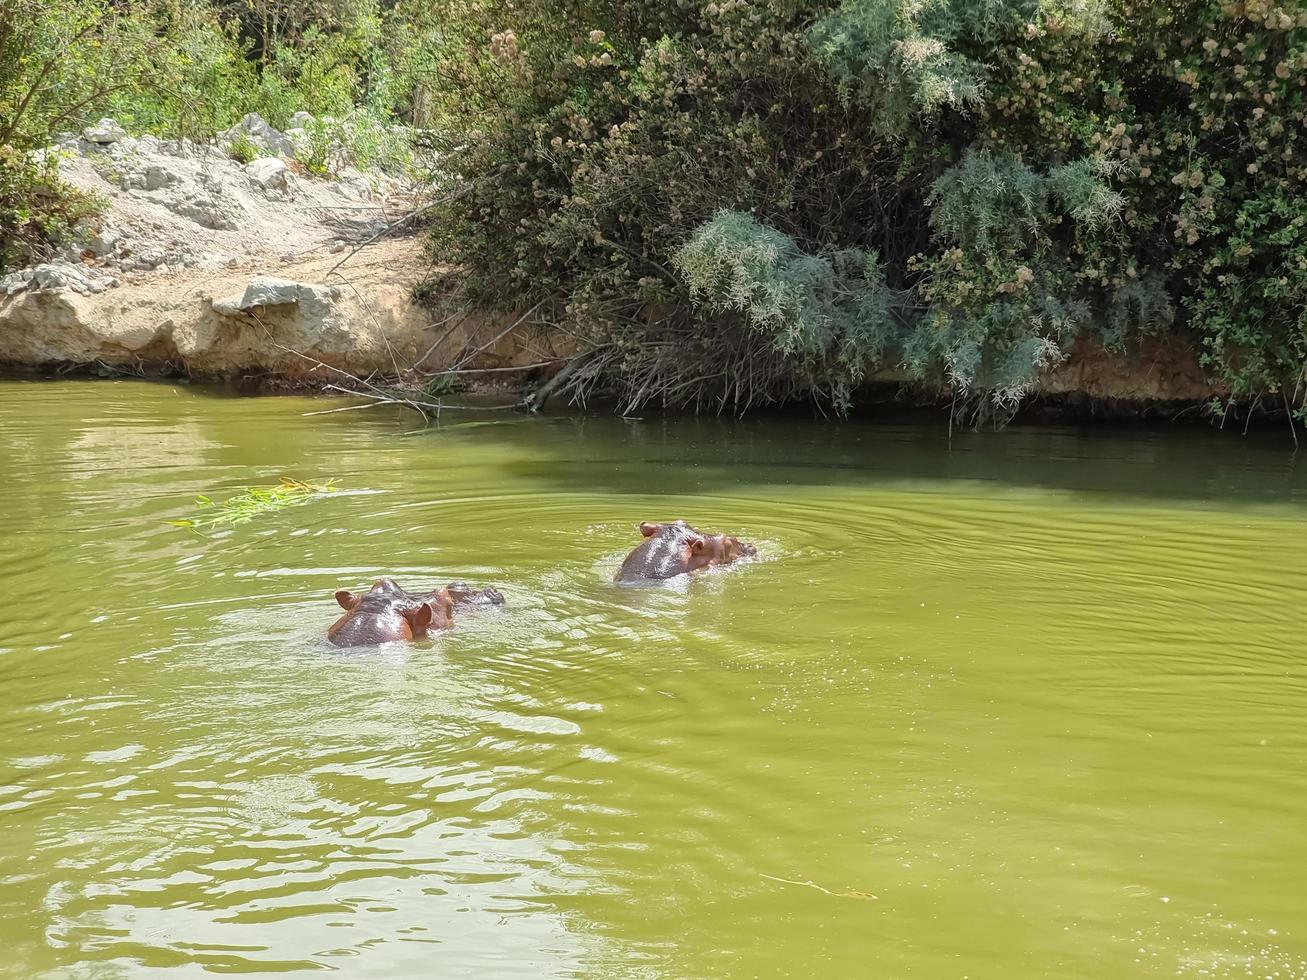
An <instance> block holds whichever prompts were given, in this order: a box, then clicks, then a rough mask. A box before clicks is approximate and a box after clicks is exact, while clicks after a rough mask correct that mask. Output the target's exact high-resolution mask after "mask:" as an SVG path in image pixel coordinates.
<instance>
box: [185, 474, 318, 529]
mask: <svg viewBox="0 0 1307 980" xmlns="http://www.w3.org/2000/svg"><path fill="white" fill-rule="evenodd" d="M335 483H336V481H335V480H327V481H326V482H325V483H313V482H307V481H304V480H294V479H291V478H290V477H288V476H283V477H282V478H281V482H280V483H278V484H276V485H274V486H271V487H250V488H249V489H248V490H242V491H241V492H240V493H238V494H236V495H234V496H232V497H229V498H228V499H227V500H224V501H222V502H218V501H215V500H213V499H212V498H210V497H206V496H199V497H196V498H195V503H196V506H198V507H199V508H200V511H201V514H200V516H198V517H193V518H184V519H182V520H177V521H167V522H166V523H168V524H171V525H173V526H174V527H184V528H189V529H191V530H195V531H201V530H204V529H212V528H215V527H221V526H223V525H231V524H244V523H246V522H247V521H252V520H254V518H256V517H259V516H262V515H263V514H269V513H273V512H275V511H280V510H285V509H286V508H287V507H296V506H298V505H300V504H307V503H308V502H309V501H311V500H316V499H317V498H318V497H322V496H325V495H326V494H329V493H333V492H334V491H335V490H336V486H335Z"/></svg>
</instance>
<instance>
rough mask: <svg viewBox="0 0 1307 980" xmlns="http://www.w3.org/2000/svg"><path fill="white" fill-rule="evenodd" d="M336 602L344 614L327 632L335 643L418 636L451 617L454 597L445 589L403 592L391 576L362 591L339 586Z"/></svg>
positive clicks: (403, 638)
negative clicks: (412, 592)
mask: <svg viewBox="0 0 1307 980" xmlns="http://www.w3.org/2000/svg"><path fill="white" fill-rule="evenodd" d="M336 602H337V603H339V605H340V608H341V609H343V610H345V615H344V616H342V617H341V618H340V619H339V620H337V621H336V623H335V625H334V626H332V627H331V629H330V630H328V632H327V638H328V639H329V640H331V641H332V642H333V643H335V644H336V645H337V646H358V645H362V644H372V643H387V642H390V641H392V640H407V639H418V638H421V637H423V636H426V634H427V632H428V631H429V630H441V629H445V628H446V627H448V626H449V625H450V624H451V623H452V622H453V621H454V599H453V597H452V596H451V595H450V594H449V590H448V589H440V590H439V591H436V592H432V593H430V594H428V595H425V596H421V597H418V596H413V595H410V594H409V593H407V592H405V591H404V589H403V588H401V587H400V585H399V584H398V583H396V582H395V580H394V579H389V578H383V579H378V580H377V581H376V582H374V583H373V584H372V588H370V589H369V590H368V591H367V592H365V593H363V594H362V595H360V594H358V593H355V592H350V591H349V590H348V589H341V590H340V591H339V592H337V593H336Z"/></svg>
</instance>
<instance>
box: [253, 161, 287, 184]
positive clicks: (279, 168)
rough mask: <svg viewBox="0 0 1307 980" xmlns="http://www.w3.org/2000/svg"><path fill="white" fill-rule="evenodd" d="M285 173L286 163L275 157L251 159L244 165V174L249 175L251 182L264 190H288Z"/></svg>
mask: <svg viewBox="0 0 1307 980" xmlns="http://www.w3.org/2000/svg"><path fill="white" fill-rule="evenodd" d="M286 174H287V170H286V164H285V163H283V162H282V161H281V160H280V159H278V158H276V157H262V158H260V159H258V160H251V161H250V162H249V163H248V164H247V165H246V167H245V176H247V177H249V179H250V182H251V183H252V184H254V185H255V186H257V187H262V188H263V189H264V190H278V191H285V190H289V187H290V185H289V184H288V183H287V180H286Z"/></svg>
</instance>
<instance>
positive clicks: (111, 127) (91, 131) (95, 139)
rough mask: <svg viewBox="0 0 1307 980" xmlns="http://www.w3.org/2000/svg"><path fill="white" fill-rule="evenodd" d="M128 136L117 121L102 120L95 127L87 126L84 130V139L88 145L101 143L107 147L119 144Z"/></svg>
mask: <svg viewBox="0 0 1307 980" xmlns="http://www.w3.org/2000/svg"><path fill="white" fill-rule="evenodd" d="M126 136H127V130H125V129H123V128H122V127H121V126H119V125H118V121H117V120H115V119H108V118H105V119H101V120H100V121H99V122H98V123H96V124H95V125H94V126H87V127H86V128H85V129H84V130H82V138H83V139H85V140H86V141H87V142H88V143H99V144H100V145H101V146H106V145H108V144H111V143H117V142H118V141H119V140H121V139H124V138H125V137H126Z"/></svg>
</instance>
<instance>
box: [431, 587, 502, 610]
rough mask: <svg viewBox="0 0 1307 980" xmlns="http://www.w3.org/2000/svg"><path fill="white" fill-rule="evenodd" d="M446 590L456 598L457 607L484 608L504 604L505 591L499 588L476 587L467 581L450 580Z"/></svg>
mask: <svg viewBox="0 0 1307 980" xmlns="http://www.w3.org/2000/svg"><path fill="white" fill-rule="evenodd" d="M444 591H446V592H448V593H449V597H450V598H451V599H453V600H454V608H455V609H459V610H462V609H483V608H485V607H486V606H502V605H503V604H504V593H502V592H500V591H499V590H498V589H491V588H485V589H474V588H472V586H470V585H468V584H467V583H466V582H450V583H449V584H448V585H446V586H445V588H444Z"/></svg>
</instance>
